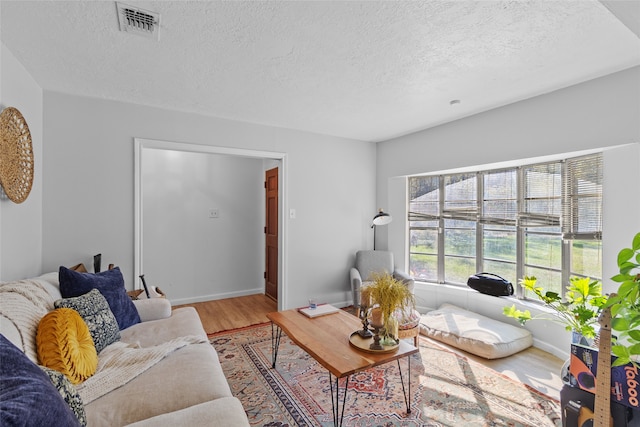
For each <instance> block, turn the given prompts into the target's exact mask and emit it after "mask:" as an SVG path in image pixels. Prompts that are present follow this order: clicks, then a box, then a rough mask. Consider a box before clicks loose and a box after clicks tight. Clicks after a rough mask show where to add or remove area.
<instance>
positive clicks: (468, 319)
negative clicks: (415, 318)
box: [420, 304, 533, 359]
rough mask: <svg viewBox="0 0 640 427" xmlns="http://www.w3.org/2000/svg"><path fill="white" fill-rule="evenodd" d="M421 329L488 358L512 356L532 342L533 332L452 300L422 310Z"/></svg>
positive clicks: (435, 337)
mask: <svg viewBox="0 0 640 427" xmlns="http://www.w3.org/2000/svg"><path fill="white" fill-rule="evenodd" d="M420 333H421V334H422V335H426V336H428V337H430V338H433V339H435V340H438V341H441V342H443V343H446V344H449V345H451V346H454V347H457V348H459V349H461V350H464V351H466V352H469V353H472V354H475V355H478V356H481V357H484V358H485V359H498V358H500V357H506V356H510V355H512V354H514V353H517V352H519V351H522V350H524V349H526V348H529V347H531V345H532V344H533V338H532V337H531V333H530V332H529V331H527V330H526V329H524V328H519V327H517V326H513V325H508V324H506V323H502V322H499V321H497V320H494V319H490V318H488V317H485V316H482V315H481V314H477V313H474V312H471V311H468V310H464V309H462V308H460V307H456V306H455V305H452V304H443V305H441V306H440V308H439V309H438V310H434V311H431V312H429V313H427V314H423V315H422V316H421V320H420Z"/></svg>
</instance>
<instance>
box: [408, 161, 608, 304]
mask: <svg viewBox="0 0 640 427" xmlns="http://www.w3.org/2000/svg"><path fill="white" fill-rule="evenodd" d="M408 184H409V185H408V189H409V213H408V219H409V269H410V272H411V274H412V275H413V276H414V277H415V278H416V279H418V280H423V281H429V282H437V283H450V284H466V281H467V278H468V277H469V276H470V275H471V274H474V273H476V272H481V271H486V272H491V273H495V274H498V275H500V276H502V277H504V278H506V279H508V280H509V281H511V282H512V283H517V282H518V279H520V278H522V277H523V276H536V277H537V278H538V284H539V285H541V286H542V287H543V288H545V290H551V291H554V292H558V293H560V294H561V293H562V292H563V291H564V288H565V287H566V284H567V283H568V280H569V277H570V276H571V275H577V276H588V277H591V278H594V279H599V278H600V277H601V275H602V274H601V271H602V259H601V252H602V251H601V246H602V245H601V237H602V232H601V231H602V155H601V154H595V155H589V156H583V157H575V158H570V159H566V160H561V161H555V162H549V163H540V164H531V165H523V166H520V167H517V168H509V169H500V170H483V171H477V172H473V173H463V174H447V175H429V176H415V177H410V178H409V182H408ZM521 296H524V297H526V295H521Z"/></svg>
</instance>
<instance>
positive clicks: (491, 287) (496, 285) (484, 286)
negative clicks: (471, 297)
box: [467, 273, 513, 297]
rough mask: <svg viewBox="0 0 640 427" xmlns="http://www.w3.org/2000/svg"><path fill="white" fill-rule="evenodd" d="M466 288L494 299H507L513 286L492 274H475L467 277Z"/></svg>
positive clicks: (511, 293)
mask: <svg viewBox="0 0 640 427" xmlns="http://www.w3.org/2000/svg"><path fill="white" fill-rule="evenodd" d="M467 286H469V287H470V288H471V289H475V290H476V291H478V292H480V293H482V294H487V295H493V296H494V297H507V296H509V295H513V285H512V284H511V282H509V281H508V280H506V279H503V278H502V277H500V276H498V275H497V274H492V273H477V274H474V275H473V276H470V277H469V280H467Z"/></svg>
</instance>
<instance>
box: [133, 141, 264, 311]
mask: <svg viewBox="0 0 640 427" xmlns="http://www.w3.org/2000/svg"><path fill="white" fill-rule="evenodd" d="M141 163H142V165H141V167H142V177H141V180H142V183H141V188H142V189H143V194H142V197H141V198H142V204H141V205H142V221H141V224H142V242H143V243H142V248H143V255H144V256H143V259H142V273H144V274H145V279H146V281H147V283H148V284H153V285H155V286H158V287H160V288H161V289H162V290H163V291H164V292H165V293H166V294H167V295H171V300H172V302H173V303H174V304H184V303H190V302H197V301H206V300H211V299H219V298H229V297H234V296H241V295H248V294H252V293H260V292H262V293H264V278H263V275H262V273H263V271H264V232H263V227H262V226H261V224H262V223H263V222H264V184H263V183H264V172H263V170H262V163H263V161H262V159H255V158H247V157H239V156H226V155H218V154H209V153H194V152H183V151H173V150H163V149H145V150H144V151H143V155H142V159H141ZM211 209H217V210H218V213H219V216H218V217H217V218H210V216H209V210H211ZM231 265H238V266H241V268H229V266H231Z"/></svg>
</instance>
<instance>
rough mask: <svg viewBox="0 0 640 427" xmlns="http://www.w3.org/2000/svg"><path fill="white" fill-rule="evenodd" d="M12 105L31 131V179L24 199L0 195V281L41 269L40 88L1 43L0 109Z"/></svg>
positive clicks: (20, 276)
mask: <svg viewBox="0 0 640 427" xmlns="http://www.w3.org/2000/svg"><path fill="white" fill-rule="evenodd" d="M6 107H15V108H17V109H18V110H20V112H21V113H22V116H23V117H24V118H25V120H26V122H27V125H28V126H29V131H30V133H31V138H32V145H33V156H34V181H33V186H32V188H31V193H30V194H29V197H28V198H27V200H25V201H24V202H22V203H20V204H15V203H13V202H12V201H10V200H9V199H8V198H6V196H5V195H4V194H3V197H1V198H0V280H3V281H9V280H15V279H20V278H24V277H32V276H35V275H37V274H39V273H40V271H41V270H42V191H43V189H42V182H43V181H42V165H43V163H44V158H43V152H42V145H43V143H42V140H43V131H42V90H41V89H40V86H38V85H37V84H36V82H35V81H34V80H33V78H32V77H31V75H30V74H29V73H28V72H27V71H26V70H25V69H24V67H23V66H22V64H20V62H18V60H17V59H16V58H15V57H14V56H13V54H12V53H11V52H10V51H9V50H8V49H7V48H6V47H5V45H4V44H1V46H0V110H3V109H4V108H6Z"/></svg>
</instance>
